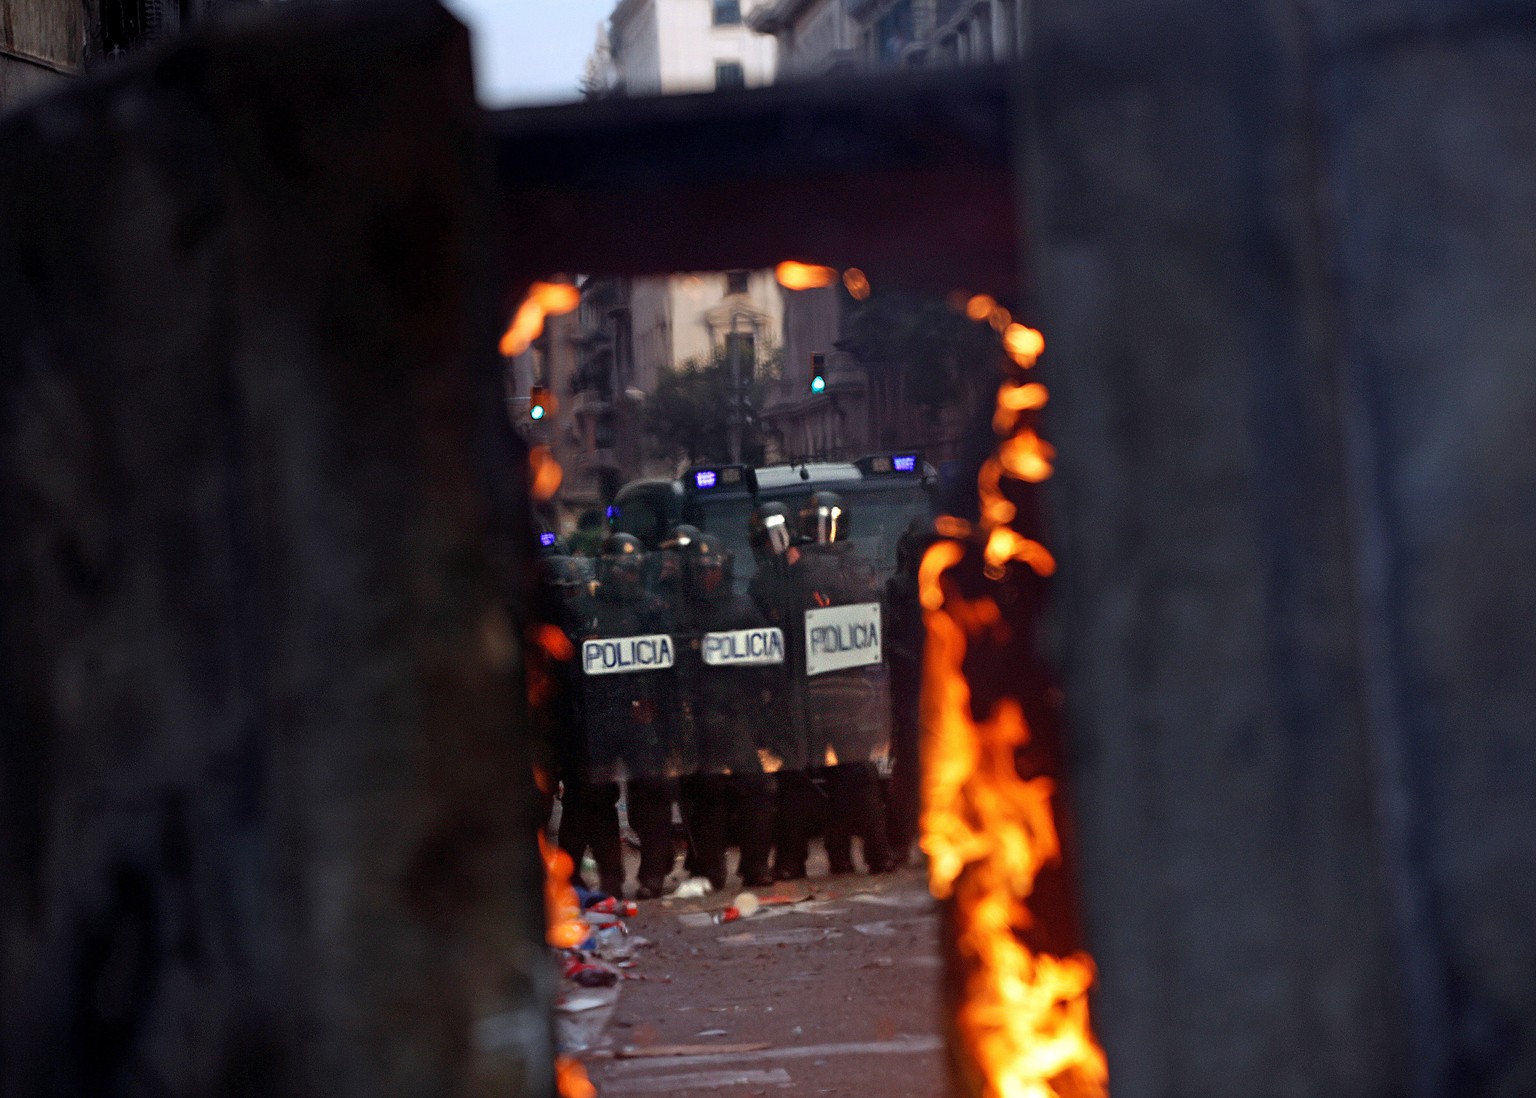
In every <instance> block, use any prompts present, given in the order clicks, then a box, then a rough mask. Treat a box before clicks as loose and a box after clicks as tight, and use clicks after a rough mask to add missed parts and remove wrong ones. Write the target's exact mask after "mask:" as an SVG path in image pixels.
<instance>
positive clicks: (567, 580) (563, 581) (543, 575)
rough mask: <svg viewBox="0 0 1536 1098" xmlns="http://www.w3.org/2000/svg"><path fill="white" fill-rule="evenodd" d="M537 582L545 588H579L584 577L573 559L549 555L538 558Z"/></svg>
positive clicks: (584, 579)
mask: <svg viewBox="0 0 1536 1098" xmlns="http://www.w3.org/2000/svg"><path fill="white" fill-rule="evenodd" d="M539 582H540V583H543V584H544V585H545V586H546V587H580V586H582V585H583V584H584V583H585V582H586V577H585V576H583V575H582V572H581V565H580V564H578V563H577V562H576V560H575V558H573V557H568V556H565V555H563V554H562V555H559V556H557V555H555V554H553V553H551V554H549V555H548V556H544V557H540V558H539Z"/></svg>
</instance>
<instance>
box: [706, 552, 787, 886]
mask: <svg viewBox="0 0 1536 1098" xmlns="http://www.w3.org/2000/svg"><path fill="white" fill-rule="evenodd" d="M683 559H684V565H683V581H684V582H683V595H684V597H683V601H682V604H681V607H682V611H683V617H682V622H681V624H682V627H683V629H684V630H685V631H686V635H687V642H686V645H684V651H685V653H686V657H685V662H684V664H683V670H684V681H685V683H686V685H687V690H688V693H689V698H690V704H689V711H690V713H691V716H692V721H693V728H694V735H695V747H696V750H697V753H698V754H697V762H698V770H697V772H696V773H695V774H692V775H690V776H688V777H685V778H684V779H683V781H682V786H683V796H684V804H685V807H686V810H687V816H688V825H689V834H690V837H691V839H692V842H693V847H694V854H695V859H696V863H697V865H696V869H697V871H698V872H699V873H700V874H702V875H703V876H705V877H708V878H709V880H710V883H711V884H713V885H714V886H715V887H716V888H724V887H725V883H726V865H725V855H726V848H727V846H728V845H730V844H729V840H728V838H727V834H728V831H730V830H732V829H731V827H730V824H731V822H732V820H733V819H734V823H735V827H734V829H733V830H734V832H735V834H736V835H737V837H738V838H739V842H740V846H741V865H740V871H741V877H742V880H743V881H744V882H745V883H747V884H748V885H754V886H761V885H767V884H771V883H772V877H771V876H770V875H769V871H768V853H769V846H770V843H771V840H772V834H773V805H774V793H775V782H774V778H773V775H772V774H771V773H769V772H767V769H766V767H765V764H766V766H772V765H774V763H773V762H772V761H771V760H773V759H774V758H775V756H774V755H772V753H771V752H769V751H768V744H769V743H770V740H771V737H770V735H769V733H768V729H769V727H770V726H769V724H768V721H767V720H766V719H765V718H766V715H767V714H768V712H769V708H770V703H771V701H772V698H773V687H772V678H773V676H774V675H775V673H776V671H777V669H780V668H782V666H783V636H782V633H775V634H769V633H767V631H766V626H767V624H768V623H767V619H766V618H765V617H764V616H763V614H762V612H761V611H760V610H759V609H758V608H757V606H756V605H755V604H754V603H753V601H752V600H751V599H750V598H748V597H747V596H745V595H739V594H736V593H735V591H734V588H733V586H732V575H731V573H732V568H731V553H730V551H729V550H728V549H726V548H725V547H724V544H723V543H722V542H721V541H720V540H719V539H718V538H716V537H713V536H711V535H708V534H705V535H703V536H701V537H699V538H697V539H696V540H695V541H694V542H693V543H692V544H691V545H690V546H688V547H687V549H686V550H685V551H684V558H683ZM741 630H752V631H755V632H753V633H749V634H741V633H739V631H741ZM775 656H777V659H778V663H777V664H766V665H764V664H759V663H754V662H736V661H758V660H769V659H773V658H774V657H775ZM712 661H713V662H712ZM779 673H781V672H779Z"/></svg>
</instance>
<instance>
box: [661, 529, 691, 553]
mask: <svg viewBox="0 0 1536 1098" xmlns="http://www.w3.org/2000/svg"><path fill="white" fill-rule="evenodd" d="M698 537H699V528H698V527H697V526H690V525H689V524H688V523H686V522H683V523H679V524H678V525H676V526H674V527H672V529H670V530H668V531H667V536H666V538H665V539H664V540H663V541H662V543H661V547H662V548H663V549H686V548H688V546H689V545H690V544H691V543H692V542H694V541H695V540H697V539H698Z"/></svg>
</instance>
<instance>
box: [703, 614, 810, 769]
mask: <svg viewBox="0 0 1536 1098" xmlns="http://www.w3.org/2000/svg"><path fill="white" fill-rule="evenodd" d="M689 610H690V611H691V613H690V615H689V632H688V633H687V634H686V635H683V636H680V637H679V648H680V650H681V651H682V652H683V653H684V654H685V655H686V659H685V660H684V663H683V667H682V675H681V677H680V681H681V682H682V685H683V689H684V691H685V694H686V700H685V707H686V709H687V710H688V713H689V716H690V718H691V722H692V725H693V730H694V742H695V748H696V751H697V758H696V762H697V766H698V772H699V773H701V774H764V773H766V774H772V773H776V772H777V771H779V770H780V769H782V768H783V766H784V764H785V754H786V747H785V745H784V743H783V740H784V739H785V737H784V734H783V731H782V730H783V727H784V725H785V723H786V722H785V720H784V706H785V705H786V704H787V701H786V699H785V698H784V697H783V696H782V695H783V683H784V682H785V681H786V679H785V667H786V660H785V656H786V653H785V643H784V632H783V630H782V629H780V628H778V627H777V626H771V625H769V624H768V622H767V619H766V618H765V617H764V615H763V614H762V613H761V611H759V610H758V608H757V607H756V606H755V605H754V604H753V602H752V600H751V599H750V598H748V597H747V596H745V595H738V594H735V593H731V594H729V595H727V596H725V597H723V598H720V599H717V600H712V601H709V602H701V603H695V604H693V605H692V606H690V607H689Z"/></svg>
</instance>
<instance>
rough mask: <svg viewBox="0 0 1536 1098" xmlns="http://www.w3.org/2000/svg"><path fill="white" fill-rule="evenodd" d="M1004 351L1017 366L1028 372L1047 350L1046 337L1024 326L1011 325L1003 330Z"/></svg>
mask: <svg viewBox="0 0 1536 1098" xmlns="http://www.w3.org/2000/svg"><path fill="white" fill-rule="evenodd" d="M1003 349H1004V350H1006V351H1007V352H1008V357H1009V358H1011V359H1013V361H1014V364H1015V365H1018V366H1021V367H1023V368H1024V369H1026V370H1027V369H1029V368H1030V367H1031V366H1033V365H1034V364H1035V359H1037V358H1039V357H1040V355H1041V353H1042V352H1043V351H1044V350H1045V337H1044V336H1043V335H1041V334H1040V333H1039V332H1037V331H1035V329H1033V328H1029V327H1026V326H1024V325H1023V324H1010V325H1008V326H1007V327H1006V328H1004V329H1003Z"/></svg>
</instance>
